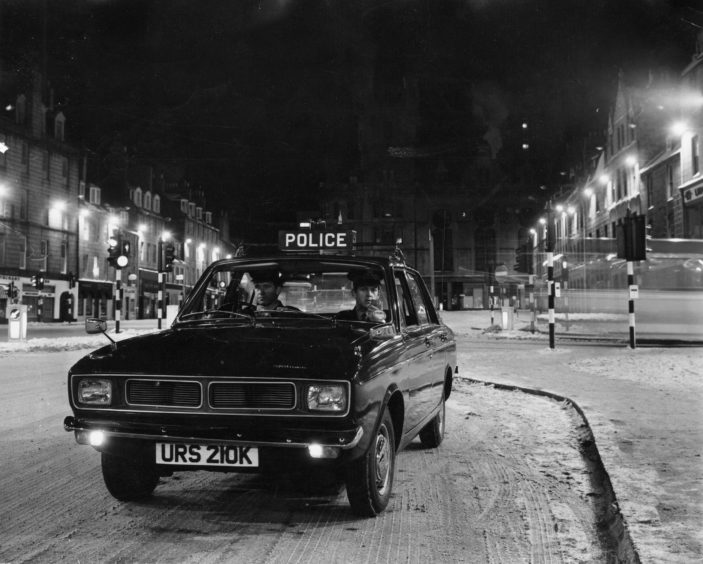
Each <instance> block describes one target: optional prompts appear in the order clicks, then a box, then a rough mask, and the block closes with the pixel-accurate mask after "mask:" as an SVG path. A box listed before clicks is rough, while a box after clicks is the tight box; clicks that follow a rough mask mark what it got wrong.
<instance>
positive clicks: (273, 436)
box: [63, 416, 364, 451]
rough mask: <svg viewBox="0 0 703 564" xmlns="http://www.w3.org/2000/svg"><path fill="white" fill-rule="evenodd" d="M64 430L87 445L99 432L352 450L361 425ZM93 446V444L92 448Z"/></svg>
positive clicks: (82, 422)
mask: <svg viewBox="0 0 703 564" xmlns="http://www.w3.org/2000/svg"><path fill="white" fill-rule="evenodd" d="M63 427H64V429H65V430H66V431H73V432H74V433H75V437H76V442H77V443H79V444H85V445H90V444H93V443H92V442H91V434H92V433H93V432H101V433H102V435H103V437H105V438H108V439H109V438H115V439H137V440H145V441H159V442H179V443H199V444H225V445H233V446H256V447H262V448H299V449H300V448H308V449H309V448H310V447H311V446H312V445H318V446H320V447H323V449H324V448H329V449H335V450H337V449H338V450H342V451H346V450H351V449H353V448H355V447H356V446H357V445H358V444H359V442H360V441H361V439H362V437H363V436H364V430H363V428H362V427H361V426H358V427H353V428H351V429H342V430H334V431H329V430H323V431H321V430H319V429H305V428H283V429H277V430H276V431H273V430H271V429H265V428H264V429H255V428H249V429H247V430H245V431H232V430H229V429H223V428H202V429H196V430H195V431H194V429H193V428H192V427H185V426H177V425H168V426H159V425H128V424H125V423H123V422H115V421H103V420H91V419H79V418H76V417H73V416H68V417H66V418H65V419H64V422H63ZM94 446H95V445H94Z"/></svg>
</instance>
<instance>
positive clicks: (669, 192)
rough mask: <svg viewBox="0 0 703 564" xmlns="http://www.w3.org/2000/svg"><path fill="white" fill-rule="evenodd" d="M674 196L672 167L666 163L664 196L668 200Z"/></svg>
mask: <svg viewBox="0 0 703 564" xmlns="http://www.w3.org/2000/svg"><path fill="white" fill-rule="evenodd" d="M673 196H674V167H673V166H672V165H670V164H668V165H666V198H667V199H668V200H670V199H671V198H673Z"/></svg>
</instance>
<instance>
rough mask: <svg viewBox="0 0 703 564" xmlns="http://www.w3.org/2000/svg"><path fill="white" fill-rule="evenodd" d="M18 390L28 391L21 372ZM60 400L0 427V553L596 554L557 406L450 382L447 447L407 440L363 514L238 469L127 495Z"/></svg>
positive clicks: (225, 557) (424, 557) (43, 558)
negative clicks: (379, 505) (375, 511)
mask: <svg viewBox="0 0 703 564" xmlns="http://www.w3.org/2000/svg"><path fill="white" fill-rule="evenodd" d="M54 364H56V361H55V360H54ZM48 373H51V371H50V370H49V371H48V372H47V374H48ZM45 377H47V378H48V376H47V375H45ZM53 377H54V378H55V379H56V380H57V381H59V382H60V381H62V380H64V379H65V375H64V374H63V372H58V371H57V372H56V374H55V375H54V376H53ZM3 383H4V384H6V385H7V384H8V381H5V382H3ZM9 385H10V386H11V387H12V386H14V387H15V389H14V393H13V394H11V395H12V396H13V397H22V394H21V393H19V392H18V390H19V389H20V388H21V386H22V379H21V378H19V377H18V378H17V379H13V380H11V381H9ZM59 390H60V392H59ZM64 393H65V389H64V388H63V386H59V385H55V386H54V385H53V384H52V385H51V386H49V391H48V392H46V394H47V395H46V397H45V398H44V400H45V401H46V405H48V406H49V409H44V410H42V413H41V416H40V417H39V416H37V414H36V412H35V411H31V410H30V411H29V412H28V414H27V417H26V419H24V420H23V419H22V418H21V417H20V418H19V419H13V421H12V424H11V426H9V427H8V426H7V425H6V426H5V427H4V428H2V430H3V435H2V436H1V437H0V442H1V446H2V448H3V450H4V452H5V453H6V454H7V456H5V457H4V458H3V459H2V460H0V465H1V467H0V504H1V507H0V508H1V509H2V511H1V512H0V513H1V515H0V562H29V561H31V562H55V561H57V560H67V561H80V562H122V561H130V562H208V563H219V562H231V561H242V562H245V561H246V562H252V563H255V562H261V563H267V564H268V563H279V562H280V563H302V562H311V561H320V560H324V561H325V562H330V563H333V562H345V563H347V562H354V563H356V562H368V563H381V562H389V563H390V562H392V563H396V562H418V563H421V562H423V563H424V562H431V561H452V562H496V563H498V562H500V563H502V562H505V563H512V562H515V561H531V562H536V563H539V562H544V563H551V562H577V561H600V560H603V558H601V557H602V553H601V552H599V550H600V549H599V547H598V544H597V540H596V534H595V524H594V519H593V515H592V508H591V506H590V504H591V502H590V499H589V498H588V495H587V494H588V493H589V490H588V488H587V481H588V480H587V477H586V476H583V475H581V473H583V472H584V469H583V467H582V465H581V460H580V456H579V454H578V452H577V448H576V446H575V445H576V443H577V441H576V440H575V438H574V437H573V435H574V433H573V432H572V430H570V424H571V423H570V421H569V417H568V414H566V413H565V410H564V409H563V407H562V406H560V405H559V404H557V403H556V402H552V401H550V400H545V399H543V398H537V397H531V396H527V395H525V394H516V393H508V392H505V391H499V390H494V389H492V388H490V387H486V386H480V385H469V384H467V383H466V382H462V381H459V380H457V382H456V390H455V391H454V392H453V394H452V397H451V398H450V400H449V402H448V407H447V436H446V439H445V442H444V443H443V444H442V446H441V447H440V448H438V449H423V448H422V447H421V446H420V444H419V443H418V442H417V441H416V442H414V443H413V444H411V445H410V447H409V448H408V449H406V450H405V451H404V452H402V453H401V454H400V455H399V457H398V459H397V473H396V482H395V488H394V496H393V499H392V501H391V504H390V506H389V508H388V510H387V511H386V512H384V513H383V514H381V515H379V516H378V517H377V518H375V519H358V518H356V517H354V516H353V515H352V514H351V512H350V510H349V507H348V504H347V501H346V495H345V492H344V490H343V489H339V490H336V491H332V492H328V494H327V495H311V494H310V493H309V490H307V489H301V488H300V487H292V486H291V485H290V484H286V483H285V482H280V483H279V482H278V481H277V482H275V483H273V482H271V481H270V480H266V479H264V478H262V477H258V476H248V475H236V474H229V475H224V474H214V473H206V472H199V473H185V474H176V475H175V476H174V477H171V478H165V479H163V480H162V481H161V483H160V484H159V486H158V487H157V489H156V492H155V495H154V497H153V498H152V499H150V500H148V501H145V502H142V503H121V502H118V501H116V500H114V499H113V498H111V497H110V496H109V494H107V492H106V490H105V488H104V485H103V483H102V477H101V475H100V468H99V465H100V457H99V455H98V453H96V452H95V451H93V450H92V449H90V448H87V447H79V446H78V445H76V444H75V443H74V441H73V438H72V437H71V435H69V434H67V433H65V432H64V431H63V430H62V429H61V420H62V418H63V415H65V414H66V413H67V411H68V410H67V406H66V404H65V398H63V394H64ZM2 401H3V400H2V399H1V398H0V407H3V406H2ZM30 441H34V442H30ZM589 516H590V519H589Z"/></svg>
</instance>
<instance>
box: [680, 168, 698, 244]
mask: <svg viewBox="0 0 703 564" xmlns="http://www.w3.org/2000/svg"><path fill="white" fill-rule="evenodd" d="M681 196H682V200H683V213H684V238H685V239H703V179H701V178H698V179H696V181H695V182H693V183H691V184H689V185H686V186H685V187H684V188H683V189H682V190H681Z"/></svg>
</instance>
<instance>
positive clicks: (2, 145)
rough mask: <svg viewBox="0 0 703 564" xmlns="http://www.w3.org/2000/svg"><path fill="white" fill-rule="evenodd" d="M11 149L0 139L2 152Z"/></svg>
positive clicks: (0, 150) (0, 151)
mask: <svg viewBox="0 0 703 564" xmlns="http://www.w3.org/2000/svg"><path fill="white" fill-rule="evenodd" d="M9 150H10V147H8V146H7V144H6V143H5V142H4V141H0V153H2V154H3V155H4V154H5V153H7V152H8V151H9Z"/></svg>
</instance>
